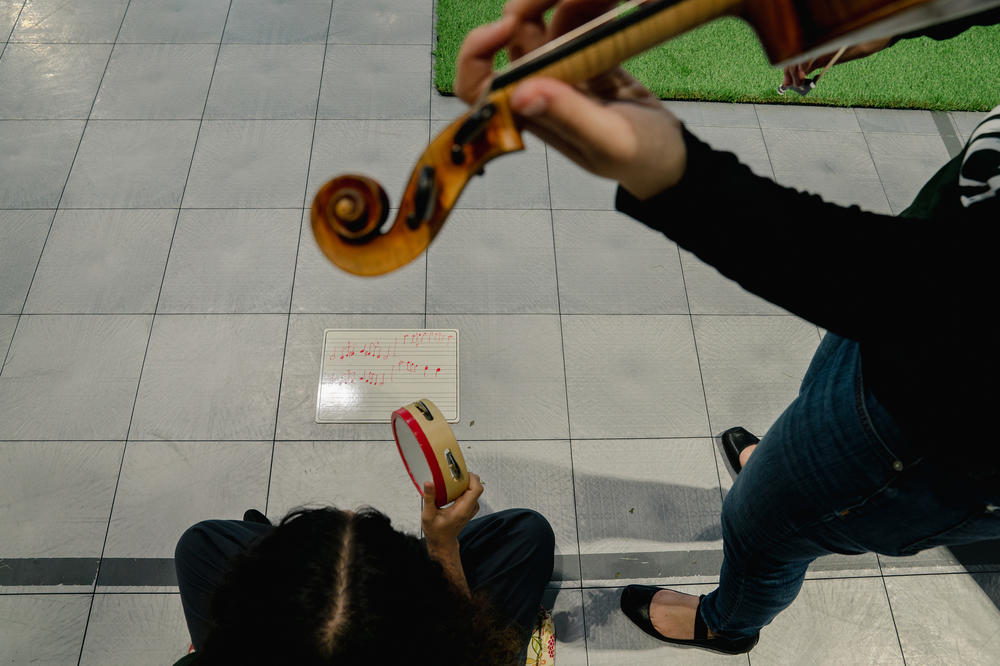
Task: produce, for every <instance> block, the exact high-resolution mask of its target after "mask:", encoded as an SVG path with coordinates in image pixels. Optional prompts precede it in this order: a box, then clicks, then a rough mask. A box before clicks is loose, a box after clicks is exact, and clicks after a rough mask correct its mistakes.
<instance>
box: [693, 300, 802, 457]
mask: <svg viewBox="0 0 1000 666" xmlns="http://www.w3.org/2000/svg"><path fill="white" fill-rule="evenodd" d="M694 331H695V338H696V340H697V342H698V359H699V361H700V362H701V374H702V377H703V378H704V382H705V395H706V398H707V401H708V414H709V419H710V421H711V423H712V432H713V433H715V434H718V433H720V432H722V431H723V430H725V429H726V428H730V427H733V426H736V425H742V426H743V427H745V428H746V429H747V430H749V431H750V432H753V433H757V435H758V436H760V437H762V436H763V435H764V433H765V432H766V431H767V429H768V428H769V427H770V426H771V424H772V423H774V421H775V419H777V418H778V416H780V415H781V413H782V412H783V411H784V410H785V407H787V406H788V404H789V403H790V402H791V401H792V400H793V399H794V398H795V396H796V395H798V391H799V384H800V383H801V382H802V377H803V376H804V375H805V371H806V368H807V367H808V366H809V361H810V360H812V355H813V353H814V352H815V351H816V347H818V346H819V338H818V337H817V335H816V327H815V326H814V325H813V324H810V323H808V322H805V321H802V320H801V319H798V318H796V317H791V316H789V317H756V316H742V317H724V316H719V317H715V316H696V317H695V318H694Z"/></svg>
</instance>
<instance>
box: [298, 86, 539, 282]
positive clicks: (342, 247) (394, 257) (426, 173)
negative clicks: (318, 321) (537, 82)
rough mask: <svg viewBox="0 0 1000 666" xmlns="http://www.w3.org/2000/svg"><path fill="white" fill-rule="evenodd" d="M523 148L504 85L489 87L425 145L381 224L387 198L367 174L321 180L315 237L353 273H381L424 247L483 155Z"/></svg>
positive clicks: (315, 204) (336, 261)
mask: <svg viewBox="0 0 1000 666" xmlns="http://www.w3.org/2000/svg"><path fill="white" fill-rule="evenodd" d="M523 148H524V143H523V142H522V141H521V133H520V128H519V127H518V125H517V122H516V121H515V119H514V114H513V112H512V111H511V110H510V100H509V93H508V91H506V90H501V91H495V92H494V93H492V94H491V95H490V96H489V97H488V99H486V100H485V101H484V103H483V104H482V105H480V106H478V107H477V108H475V109H472V110H470V111H469V112H468V113H466V114H465V115H463V116H462V117H461V118H458V119H457V120H456V121H454V122H453V123H452V124H451V125H449V126H448V127H447V128H446V129H445V130H444V131H443V132H441V134H439V135H438V136H437V138H435V139H434V140H433V141H432V142H431V143H430V145H428V146H427V149H426V150H425V151H424V154H423V155H421V156H420V158H419V159H418V160H417V164H416V165H415V167H414V168H413V171H412V172H411V174H410V179H409V181H408V183H407V185H406V189H405V190H404V192H403V196H402V197H401V198H400V202H399V208H398V210H397V212H396V218H395V220H394V221H393V222H392V224H390V225H386V224H385V222H386V218H387V216H388V212H389V198H388V197H387V196H386V193H385V190H383V189H382V187H381V186H380V185H379V184H378V183H377V182H375V181H374V180H372V179H371V178H367V177H365V176H356V175H344V176H338V177H336V178H334V179H333V180H331V181H330V182H328V183H326V184H325V185H323V187H321V188H320V190H319V192H318V193H317V194H316V197H315V198H314V199H313V205H312V213H311V219H312V229H313V235H315V237H316V243H317V244H318V245H319V247H320V249H321V250H322V251H323V254H325V255H326V257H327V258H328V259H329V260H330V261H332V262H333V263H334V264H336V265H337V266H339V267H340V268H342V269H344V270H345V271H347V272H348V273H353V274H355V275H366V276H375V275H383V274H385V273H388V272H390V271H393V270H395V269H397V268H399V267H400V266H404V265H406V264H407V263H409V262H410V261H412V260H414V259H415V258H417V257H418V256H420V254H421V253H422V252H423V251H424V250H426V249H427V246H428V245H429V244H430V242H431V241H432V240H433V239H434V236H436V235H437V233H438V231H440V229H441V225H443V224H444V222H445V219H446V218H447V217H448V214H449V213H450V212H451V209H452V208H453V207H454V205H455V202H456V201H458V197H459V195H461V193H462V191H463V190H464V189H465V186H466V185H467V184H468V182H469V180H470V179H471V178H472V177H473V176H476V175H479V174H481V173H482V172H483V167H484V165H485V164H486V163H487V162H489V161H490V160H492V159H494V158H496V157H499V156H500V155H503V154H505V153H510V152H515V151H518V150H522V149H523ZM384 226H387V228H385V229H383V227H384Z"/></svg>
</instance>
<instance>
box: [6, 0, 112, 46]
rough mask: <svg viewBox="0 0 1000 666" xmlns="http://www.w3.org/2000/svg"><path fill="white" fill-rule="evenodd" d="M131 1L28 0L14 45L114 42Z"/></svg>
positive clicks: (13, 37) (15, 29)
mask: <svg viewBox="0 0 1000 666" xmlns="http://www.w3.org/2000/svg"><path fill="white" fill-rule="evenodd" d="M127 5H128V0H89V1H88V2H63V1H62V0H28V1H27V2H26V3H25V4H24V9H23V10H22V11H21V19H20V20H19V21H18V22H17V27H15V28H14V34H13V35H11V41H12V42H76V43H81V42H82V43H113V42H114V41H115V36H116V35H117V34H118V29H119V28H120V27H121V24H122V17H123V16H125V7H126V6H127Z"/></svg>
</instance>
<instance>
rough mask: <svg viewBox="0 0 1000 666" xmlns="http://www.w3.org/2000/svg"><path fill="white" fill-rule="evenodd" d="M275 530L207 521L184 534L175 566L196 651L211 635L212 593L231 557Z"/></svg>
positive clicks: (234, 522)
mask: <svg viewBox="0 0 1000 666" xmlns="http://www.w3.org/2000/svg"><path fill="white" fill-rule="evenodd" d="M272 529H274V528H273V527H272V526H271V525H265V524H263V523H256V522H246V521H242V520H205V521H202V522H200V523H198V524H196V525H194V526H192V527H189V528H188V529H187V531H185V532H184V534H183V535H181V538H180V540H179V541H178V542H177V548H176V549H175V550H174V567H175V568H176V569H177V586H178V587H179V588H180V592H181V605H182V606H183V607H184V619H185V620H186V621H187V626H188V631H189V632H190V634H191V642H192V643H193V644H194V648H195V649H196V650H198V649H201V646H202V643H203V642H204V640H205V637H206V636H207V635H208V628H209V605H210V603H211V599H212V594H213V593H214V592H215V589H216V588H217V587H218V586H219V584H220V583H221V582H222V579H223V577H224V576H225V575H226V572H227V571H228V570H229V566H228V564H229V560H231V559H232V558H233V557H235V556H236V555H238V554H239V553H242V552H243V551H245V550H246V549H247V548H248V547H249V545H250V544H251V543H252V542H253V541H254V540H255V539H257V538H258V537H260V536H262V535H264V534H267V533H268V532H270V531H271V530H272Z"/></svg>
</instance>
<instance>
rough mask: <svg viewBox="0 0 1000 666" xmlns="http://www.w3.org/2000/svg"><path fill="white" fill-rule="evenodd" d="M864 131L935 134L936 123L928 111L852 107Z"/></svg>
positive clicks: (936, 129) (936, 130)
mask: <svg viewBox="0 0 1000 666" xmlns="http://www.w3.org/2000/svg"><path fill="white" fill-rule="evenodd" d="M854 115H856V116H857V118H858V123H859V124H860V125H861V129H862V130H863V131H864V132H906V133H911V134H937V132H938V128H937V124H936V123H935V122H934V116H932V115H931V112H930V111H917V110H913V109H854Z"/></svg>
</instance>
